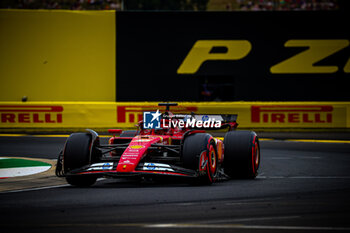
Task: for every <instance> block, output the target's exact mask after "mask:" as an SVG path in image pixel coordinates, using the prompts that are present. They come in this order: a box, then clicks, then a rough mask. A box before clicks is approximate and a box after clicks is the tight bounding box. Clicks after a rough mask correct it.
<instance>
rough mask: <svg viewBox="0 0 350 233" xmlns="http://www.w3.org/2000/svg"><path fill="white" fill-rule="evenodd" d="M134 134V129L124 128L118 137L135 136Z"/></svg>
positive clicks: (135, 132) (135, 133)
mask: <svg viewBox="0 0 350 233" xmlns="http://www.w3.org/2000/svg"><path fill="white" fill-rule="evenodd" d="M136 135H137V131H136V130H125V131H123V132H122V133H121V134H120V135H119V137H135V136H136Z"/></svg>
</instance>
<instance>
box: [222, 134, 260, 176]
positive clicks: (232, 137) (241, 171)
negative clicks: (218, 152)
mask: <svg viewBox="0 0 350 233" xmlns="http://www.w3.org/2000/svg"><path fill="white" fill-rule="evenodd" d="M224 147H225V150H224V172H225V173H226V174H227V175H229V176H230V177H231V178H243V179H254V178H255V177H256V176H257V174H258V169H259V165H260V146H259V138H258V136H257V135H256V133H255V132H252V131H230V132H227V133H226V134H225V138H224Z"/></svg>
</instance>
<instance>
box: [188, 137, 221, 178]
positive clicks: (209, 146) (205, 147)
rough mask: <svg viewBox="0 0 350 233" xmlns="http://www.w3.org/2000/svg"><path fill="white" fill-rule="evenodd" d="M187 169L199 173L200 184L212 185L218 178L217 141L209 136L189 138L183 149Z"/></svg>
mask: <svg viewBox="0 0 350 233" xmlns="http://www.w3.org/2000/svg"><path fill="white" fill-rule="evenodd" d="M182 161H183V165H184V167H185V168H188V169H191V170H194V171H197V172H198V174H199V179H198V180H197V181H198V183H199V184H212V183H213V182H214V181H215V179H216V177H217V166H218V156H217V151H216V146H215V141H214V140H213V138H212V137H211V136H210V135H209V134H205V133H198V134H193V135H190V136H188V137H187V138H186V139H185V141H184V145H183V149H182Z"/></svg>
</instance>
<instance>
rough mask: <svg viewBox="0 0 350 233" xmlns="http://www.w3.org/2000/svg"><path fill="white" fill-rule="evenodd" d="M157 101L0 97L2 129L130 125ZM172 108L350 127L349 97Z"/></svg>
mask: <svg viewBox="0 0 350 233" xmlns="http://www.w3.org/2000/svg"><path fill="white" fill-rule="evenodd" d="M157 109H159V110H160V111H161V112H164V110H165V109H164V107H158V103H156V102H26V103H22V102H1V103H0V128H1V129H11V128H14V129H29V128H30V129H78V128H79V129H80V128H92V129H94V128H133V127H134V126H135V124H137V123H138V122H139V121H141V120H142V119H143V112H144V111H156V110H157ZM171 111H172V112H173V113H190V112H194V113H198V114H237V115H238V119H237V122H238V123H239V127H240V128H252V129H264V128H265V129H289V128H291V129H305V128H306V129H312V128H314V129H319V128H324V129H345V128H350V119H349V117H348V116H350V102H201V103H195V102H181V103H179V106H176V107H172V108H171Z"/></svg>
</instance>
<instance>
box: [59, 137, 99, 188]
mask: <svg viewBox="0 0 350 233" xmlns="http://www.w3.org/2000/svg"><path fill="white" fill-rule="evenodd" d="M91 142H92V136H91V134H89V133H73V134H71V135H70V136H69V138H68V139H67V141H66V144H65V149H64V152H63V169H64V173H65V174H66V180H67V182H68V183H69V184H71V185H74V186H91V185H93V184H94V183H95V182H96V179H97V178H96V177H95V176H91V175H69V172H71V171H73V170H74V169H79V168H81V167H83V166H85V165H89V164H90V150H91Z"/></svg>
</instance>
